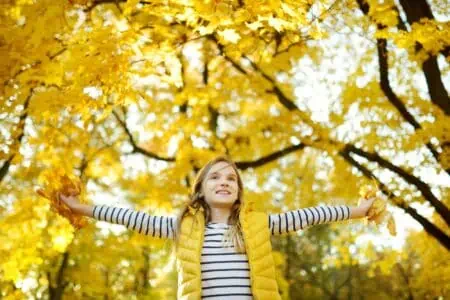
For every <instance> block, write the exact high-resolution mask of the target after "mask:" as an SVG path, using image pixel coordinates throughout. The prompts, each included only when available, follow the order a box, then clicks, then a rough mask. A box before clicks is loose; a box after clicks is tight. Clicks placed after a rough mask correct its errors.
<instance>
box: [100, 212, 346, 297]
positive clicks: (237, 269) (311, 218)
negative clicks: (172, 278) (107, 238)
mask: <svg viewBox="0 0 450 300" xmlns="http://www.w3.org/2000/svg"><path fill="white" fill-rule="evenodd" d="M93 216H94V218H96V219H97V220H101V221H107V222H110V223H115V224H122V225H125V226H126V227H127V228H129V229H132V230H135V231H137V232H139V233H141V234H145V235H151V236H153V237H157V238H169V239H172V238H173V237H174V236H175V231H176V228H177V218H176V217H164V216H152V215H150V214H147V213H145V212H141V211H135V210H132V209H128V208H117V207H108V206H104V205H101V206H99V205H96V206H94V211H93ZM349 217H350V208H349V207H348V206H346V205H341V206H316V207H309V208H303V209H298V210H293V211H288V212H285V213H280V214H269V230H270V232H271V233H272V235H281V234H285V233H289V232H293V231H298V230H302V229H305V228H307V227H310V226H312V225H317V224H324V223H329V222H335V221H342V220H347V219H348V218H349ZM228 229H229V225H227V224H223V223H208V224H206V226H205V232H204V236H205V239H204V243H203V248H202V256H201V271H202V298H203V299H224V300H225V299H227V300H228V299H252V294H251V286H250V271H249V265H248V259H247V255H246V254H245V253H238V252H237V251H236V249H235V248H234V246H233V245H232V244H231V245H230V244H229V243H224V242H223V238H224V234H225V233H226V231H227V230H228Z"/></svg>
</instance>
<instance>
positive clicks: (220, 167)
mask: <svg viewBox="0 0 450 300" xmlns="http://www.w3.org/2000/svg"><path fill="white" fill-rule="evenodd" d="M212 173H221V174H229V173H231V174H234V175H237V174H236V171H235V170H234V168H233V166H232V165H230V164H229V163H227V162H225V161H221V162H218V163H215V164H214V165H213V166H212V167H211V169H210V170H209V172H208V174H212Z"/></svg>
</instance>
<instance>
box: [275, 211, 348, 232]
mask: <svg viewBox="0 0 450 300" xmlns="http://www.w3.org/2000/svg"><path fill="white" fill-rule="evenodd" d="M349 218H350V208H349V207H348V206H347V205H339V206H314V207H308V208H302V209H298V210H292V211H288V212H285V213H280V214H269V229H270V232H271V233H272V235H281V234H285V233H289V232H293V231H297V230H302V229H305V228H307V227H310V226H313V225H317V224H325V223H330V222H337V221H343V220H347V219H349Z"/></svg>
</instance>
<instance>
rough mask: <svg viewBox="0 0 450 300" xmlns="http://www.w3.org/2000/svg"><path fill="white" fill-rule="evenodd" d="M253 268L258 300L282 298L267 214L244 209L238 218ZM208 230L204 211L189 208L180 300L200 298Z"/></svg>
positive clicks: (180, 253) (180, 254)
mask: <svg viewBox="0 0 450 300" xmlns="http://www.w3.org/2000/svg"><path fill="white" fill-rule="evenodd" d="M239 219H240V221H241V225H242V231H243V235H244V242H245V248H246V252H247V257H248V262H249V265H250V280H251V289H252V294H253V298H254V299H255V300H266V299H267V300H269V299H270V300H273V299H275V300H276V299H281V297H280V294H279V292H278V286H277V282H276V279H275V264H274V260H273V257H272V246H271V243H270V231H269V224H268V217H267V214H265V213H261V212H255V211H251V210H250V209H243V210H242V211H241V214H240V216H239ZM204 230H205V217H204V214H203V211H202V210H199V211H197V212H196V211H195V210H194V209H190V210H189V213H188V214H187V215H185V216H184V218H183V220H182V222H181V232H180V236H179V244H178V246H177V270H178V299H179V300H198V299H201V293H202V279H201V275H202V274H201V267H200V258H201V253H202V246H203V234H204Z"/></svg>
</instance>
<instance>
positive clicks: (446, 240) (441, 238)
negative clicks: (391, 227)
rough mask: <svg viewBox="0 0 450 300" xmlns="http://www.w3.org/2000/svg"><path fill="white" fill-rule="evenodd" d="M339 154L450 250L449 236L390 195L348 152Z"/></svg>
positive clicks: (382, 184)
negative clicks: (374, 182)
mask: <svg viewBox="0 0 450 300" xmlns="http://www.w3.org/2000/svg"><path fill="white" fill-rule="evenodd" d="M339 154H340V155H341V156H342V157H343V158H344V159H345V160H346V161H348V162H349V163H350V164H351V165H353V166H354V167H356V168H357V169H358V170H359V171H360V172H361V173H362V174H363V175H364V176H365V177H366V178H368V179H375V180H376V181H377V182H378V188H379V189H380V190H381V191H382V192H383V194H385V195H386V196H387V197H388V198H389V199H391V201H392V203H394V204H395V205H396V206H398V207H400V208H402V209H403V210H404V211H405V212H406V213H407V214H409V215H410V216H411V217H413V218H414V219H415V220H416V221H417V222H419V223H420V225H422V226H423V228H424V229H425V231H426V232H427V233H428V234H430V235H431V236H432V237H434V238H435V239H436V240H437V241H438V242H439V243H440V244H441V245H442V246H444V247H445V248H446V249H447V250H449V251H450V236H448V235H447V234H446V233H445V232H443V231H442V230H441V229H440V228H439V227H437V226H436V225H434V224H433V223H431V222H430V221H428V219H426V218H425V217H423V216H422V215H420V214H419V213H418V212H417V211H416V210H415V209H414V208H412V207H410V206H408V205H407V204H406V203H405V202H404V201H403V200H401V199H398V198H397V197H395V196H394V195H392V194H391V193H390V192H389V190H388V188H387V187H386V185H385V184H384V183H382V182H381V181H380V180H379V179H378V178H377V177H376V176H375V175H374V174H373V173H372V172H371V171H370V170H369V169H368V168H366V167H365V166H363V165H362V164H360V163H359V162H357V161H356V160H355V159H354V158H353V157H351V155H350V152H348V151H341V152H339Z"/></svg>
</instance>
